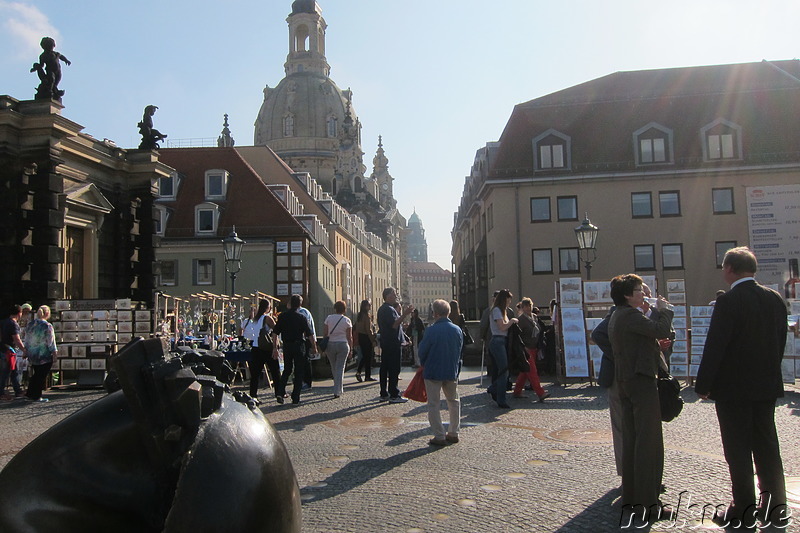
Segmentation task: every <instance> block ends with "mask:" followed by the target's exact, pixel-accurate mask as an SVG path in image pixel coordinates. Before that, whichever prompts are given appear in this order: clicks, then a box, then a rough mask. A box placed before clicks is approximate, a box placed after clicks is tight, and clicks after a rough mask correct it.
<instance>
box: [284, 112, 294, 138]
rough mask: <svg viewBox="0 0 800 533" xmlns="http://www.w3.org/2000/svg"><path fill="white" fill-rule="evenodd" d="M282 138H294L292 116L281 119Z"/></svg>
mask: <svg viewBox="0 0 800 533" xmlns="http://www.w3.org/2000/svg"><path fill="white" fill-rule="evenodd" d="M283 136H284V137H294V115H286V116H285V117H283Z"/></svg>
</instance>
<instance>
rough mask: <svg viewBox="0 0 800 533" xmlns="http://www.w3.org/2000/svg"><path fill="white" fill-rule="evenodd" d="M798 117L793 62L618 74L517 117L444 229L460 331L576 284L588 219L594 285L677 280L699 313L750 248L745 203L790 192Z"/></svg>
mask: <svg viewBox="0 0 800 533" xmlns="http://www.w3.org/2000/svg"><path fill="white" fill-rule="evenodd" d="M798 110H800V65H799V63H798V61H796V60H793V61H778V62H762V63H752V64H741V65H722V66H712V67H692V68H680V69H665V70H655V71H640V72H623V73H616V74H612V75H609V76H606V77H604V78H600V79H598V80H594V81H590V82H587V83H585V84H582V85H578V86H576V87H572V88H569V89H565V90H564V91H560V92H558V93H554V94H551V95H548V96H545V97H542V98H539V99H536V100H532V101H530V102H527V103H524V104H520V105H518V106H517V107H516V108H515V110H514V112H513V113H512V116H511V118H510V119H509V122H508V124H507V126H506V129H505V131H504V132H503V135H502V136H501V138H500V141H499V142H497V143H490V144H488V145H487V146H486V147H484V148H482V149H481V150H479V151H478V154H477V155H476V159H475V164H474V165H473V168H472V172H471V174H470V176H469V177H468V178H467V180H466V183H465V186H464V193H463V195H462V199H461V204H460V206H459V210H458V212H457V213H456V215H455V219H454V221H455V223H454V228H453V250H452V251H453V259H454V264H455V269H456V287H457V291H458V294H457V298H458V299H459V301H461V302H462V307H463V308H464V311H465V313H466V314H467V316H468V318H477V317H478V316H479V312H480V310H481V309H483V308H485V307H486V306H487V305H489V300H490V297H491V293H492V291H493V290H496V289H500V288H508V289H510V290H511V291H512V292H513V293H514V296H515V297H522V296H529V297H531V298H532V299H533V300H534V302H535V303H536V305H538V306H540V307H543V306H546V305H547V304H548V302H549V301H550V299H551V298H554V297H555V288H554V286H555V282H556V281H557V280H558V279H559V278H561V277H582V278H583V279H587V274H588V272H587V270H586V268H585V267H586V265H585V263H584V262H583V261H582V260H581V257H580V256H579V250H578V244H577V240H576V237H575V231H574V230H575V228H576V227H577V226H579V225H580V224H581V222H582V220H583V219H584V217H585V216H586V215H587V214H588V218H589V219H590V220H591V222H592V223H593V224H594V225H596V226H597V227H598V228H599V238H598V242H597V250H596V254H597V256H596V259H595V260H594V261H593V262H592V265H591V279H592V280H594V281H597V280H610V279H611V278H612V277H613V276H615V275H618V274H621V273H627V272H636V273H639V274H644V275H651V276H655V278H656V281H657V284H658V286H659V287H660V288H661V290H662V292H664V293H666V288H665V287H666V281H667V280H668V279H684V280H685V287H686V298H687V303H689V304H690V305H704V304H707V303H708V302H709V301H710V300H712V299H713V298H714V295H715V292H716V290H717V289H727V287H726V286H725V284H724V283H723V281H722V277H721V273H720V262H721V258H722V255H723V254H724V252H725V250H727V249H728V248H731V247H733V246H742V245H751V237H750V236H751V233H750V220H749V215H748V202H747V200H748V197H747V194H748V189H749V188H753V187H762V188H764V187H771V186H792V185H796V184H798V183H800V151H798V149H797V139H798V138H800V127H798V125H797V124H796V120H794V117H795V112H796V111H798ZM788 222H789V223H797V222H796V221H795V222H792V221H791V220H790V221H788ZM584 257H585V256H584ZM765 268H781V266H780V265H777V266H776V265H769V266H766V265H765ZM786 268H788V266H787V267H786ZM465 302H466V303H467V305H466V306H464V303H465Z"/></svg>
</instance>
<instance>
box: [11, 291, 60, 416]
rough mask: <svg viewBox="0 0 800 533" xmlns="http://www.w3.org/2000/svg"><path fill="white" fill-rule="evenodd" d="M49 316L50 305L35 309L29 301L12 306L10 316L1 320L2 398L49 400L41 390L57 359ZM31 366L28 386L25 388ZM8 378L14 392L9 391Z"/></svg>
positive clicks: (56, 348)
mask: <svg viewBox="0 0 800 533" xmlns="http://www.w3.org/2000/svg"><path fill="white" fill-rule="evenodd" d="M32 315H33V316H32ZM49 319H50V308H49V307H48V306H46V305H42V306H41V307H39V308H38V309H37V310H36V312H35V313H33V308H32V307H31V305H30V304H27V303H26V304H22V305H14V306H12V307H11V309H10V310H9V315H8V318H5V319H3V320H2V321H0V343H2V355H0V394H1V395H0V401H4V402H8V401H13V400H21V401H34V402H47V401H49V400H48V398H45V397H44V396H42V392H43V391H44V389H45V387H46V386H47V378H48V376H49V375H50V369H51V368H52V366H53V363H55V362H56V361H57V359H58V347H57V346H56V338H55V333H54V332H53V325H52V324H50V322H48V320H49ZM29 369H30V370H31V373H30V377H29V378H28V387H27V390H25V391H24V392H23V389H22V386H23V384H24V382H25V379H26V377H27V374H28V373H29V372H28V370H29ZM9 381H10V382H11V388H12V389H13V396H11V395H10V394H9V395H7V394H6V387H7V384H8V382H9Z"/></svg>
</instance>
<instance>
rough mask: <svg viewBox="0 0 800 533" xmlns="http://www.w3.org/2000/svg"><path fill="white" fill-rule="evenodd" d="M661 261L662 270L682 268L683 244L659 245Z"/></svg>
mask: <svg viewBox="0 0 800 533" xmlns="http://www.w3.org/2000/svg"><path fill="white" fill-rule="evenodd" d="M661 262H662V264H663V265H664V270H667V269H682V268H683V245H682V244H664V245H662V246H661Z"/></svg>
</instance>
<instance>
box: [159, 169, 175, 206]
mask: <svg viewBox="0 0 800 533" xmlns="http://www.w3.org/2000/svg"><path fill="white" fill-rule="evenodd" d="M178 183H179V178H178V173H177V172H173V173H172V174H170V175H169V176H166V177H163V178H158V197H159V198H161V199H164V200H174V199H175V195H176V194H177V192H178Z"/></svg>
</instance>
